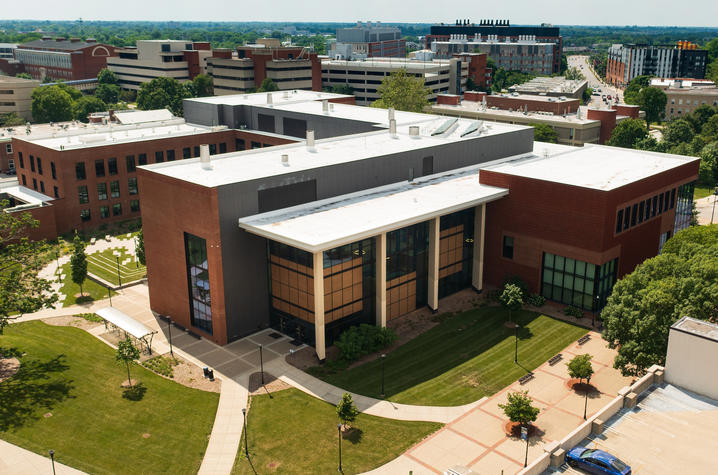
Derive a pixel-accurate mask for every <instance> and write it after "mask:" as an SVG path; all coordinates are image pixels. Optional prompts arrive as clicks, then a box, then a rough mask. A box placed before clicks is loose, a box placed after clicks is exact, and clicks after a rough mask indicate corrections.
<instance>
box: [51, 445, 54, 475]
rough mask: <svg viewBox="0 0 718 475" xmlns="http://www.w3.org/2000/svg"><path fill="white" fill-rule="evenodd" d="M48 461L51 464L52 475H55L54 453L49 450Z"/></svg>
mask: <svg viewBox="0 0 718 475" xmlns="http://www.w3.org/2000/svg"><path fill="white" fill-rule="evenodd" d="M50 461H51V462H52V475H55V451H54V450H52V449H50Z"/></svg>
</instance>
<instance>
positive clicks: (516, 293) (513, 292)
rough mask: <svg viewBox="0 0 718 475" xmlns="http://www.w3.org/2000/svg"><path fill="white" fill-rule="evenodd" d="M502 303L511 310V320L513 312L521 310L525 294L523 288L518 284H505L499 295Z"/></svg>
mask: <svg viewBox="0 0 718 475" xmlns="http://www.w3.org/2000/svg"><path fill="white" fill-rule="evenodd" d="M499 300H500V301H501V305H503V307H504V308H505V309H506V310H508V311H509V322H510V321H511V312H512V311H518V310H521V306H522V305H523V303H524V296H523V293H522V292H521V288H520V287H519V286H518V285H516V284H506V285H504V290H503V291H502V292H501V295H500V296H499Z"/></svg>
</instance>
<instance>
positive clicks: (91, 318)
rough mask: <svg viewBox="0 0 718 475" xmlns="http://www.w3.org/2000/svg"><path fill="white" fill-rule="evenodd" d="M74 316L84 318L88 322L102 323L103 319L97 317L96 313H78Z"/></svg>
mask: <svg viewBox="0 0 718 475" xmlns="http://www.w3.org/2000/svg"><path fill="white" fill-rule="evenodd" d="M75 316H76V317H80V318H84V319H85V320H87V321H88V322H94V323H102V322H104V320H103V319H102V318H101V317H98V316H97V314H96V313H78V314H77V315H75Z"/></svg>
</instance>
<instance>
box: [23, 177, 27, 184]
mask: <svg viewBox="0 0 718 475" xmlns="http://www.w3.org/2000/svg"><path fill="white" fill-rule="evenodd" d="M22 184H23V186H27V178H25V175H23V176H22Z"/></svg>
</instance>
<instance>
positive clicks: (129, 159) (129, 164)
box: [125, 155, 137, 173]
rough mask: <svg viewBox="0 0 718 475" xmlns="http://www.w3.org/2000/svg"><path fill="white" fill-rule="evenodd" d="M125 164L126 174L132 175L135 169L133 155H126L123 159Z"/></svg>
mask: <svg viewBox="0 0 718 475" xmlns="http://www.w3.org/2000/svg"><path fill="white" fill-rule="evenodd" d="M125 163H126V164H127V173H132V172H134V171H135V170H136V169H137V168H136V167H135V156H134V155H127V156H126V157H125Z"/></svg>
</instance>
